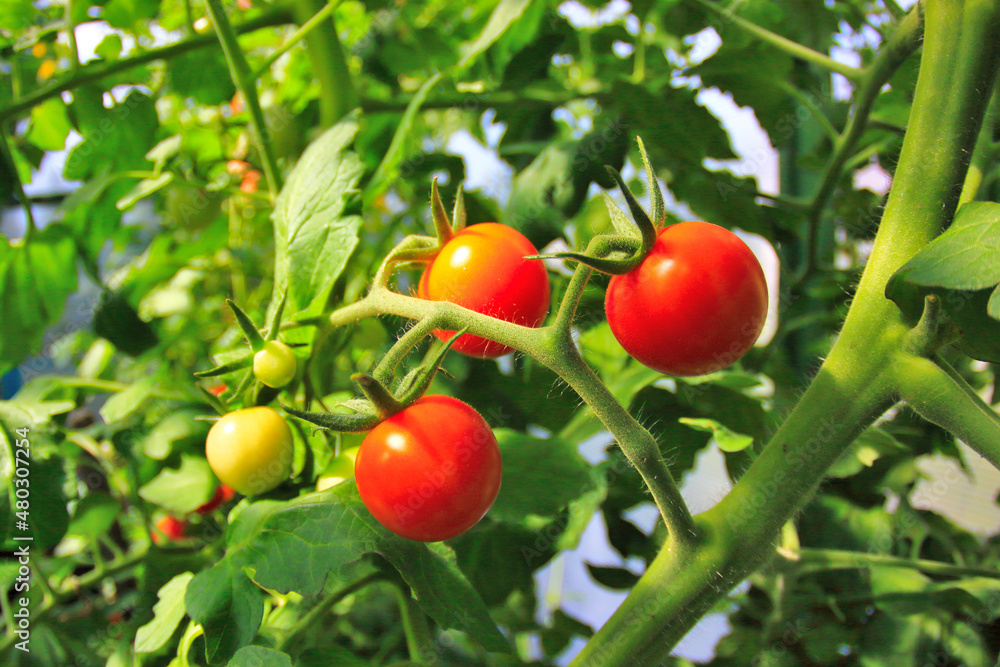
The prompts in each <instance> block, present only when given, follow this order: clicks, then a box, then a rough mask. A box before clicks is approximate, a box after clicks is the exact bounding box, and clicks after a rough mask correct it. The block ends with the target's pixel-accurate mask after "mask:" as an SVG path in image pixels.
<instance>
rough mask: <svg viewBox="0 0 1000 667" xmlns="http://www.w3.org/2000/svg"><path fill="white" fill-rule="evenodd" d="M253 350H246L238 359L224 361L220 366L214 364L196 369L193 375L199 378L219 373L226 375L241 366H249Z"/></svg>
mask: <svg viewBox="0 0 1000 667" xmlns="http://www.w3.org/2000/svg"><path fill="white" fill-rule="evenodd" d="M253 355H254V353H253V352H247V353H246V354H244V355H241V356H240V357H239V358H238V359H233V360H232V361H229V362H226V363H224V364H222V365H221V366H216V367H215V368H210V369H209V370H207V371H197V372H196V373H195V374H194V375H195V377H200V378H212V377H217V376H219V375H227V374H229V373H233V372H235V371H238V370H240V369H241V368H249V367H250V366H251V365H252V364H253Z"/></svg>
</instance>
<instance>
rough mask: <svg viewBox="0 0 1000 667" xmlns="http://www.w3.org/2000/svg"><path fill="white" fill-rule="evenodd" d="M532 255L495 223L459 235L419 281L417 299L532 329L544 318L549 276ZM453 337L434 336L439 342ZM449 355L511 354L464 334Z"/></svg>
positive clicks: (512, 232) (519, 238)
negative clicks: (452, 352)
mask: <svg viewBox="0 0 1000 667" xmlns="http://www.w3.org/2000/svg"><path fill="white" fill-rule="evenodd" d="M537 254H538V251H537V250H535V246H533V245H532V244H531V241H529V240H528V239H527V238H525V236H524V235H523V234H521V232H519V231H517V230H516V229H514V228H513V227H508V226H507V225H501V224H499V223H496V222H484V223H481V224H478V225H472V226H470V227H466V228H465V229H463V230H461V231H459V232H458V233H456V234H455V236H454V237H453V238H452V239H451V240H450V241H448V242H447V243H446V244H445V245H444V247H443V248H441V252H440V253H438V255H437V257H435V258H434V261H433V262H431V263H430V265H428V266H427V268H426V269H425V270H424V273H423V275H422V276H421V277H420V284H419V286H418V287H417V296H419V297H420V298H421V299H428V300H431V301H450V302H452V303H457V304H458V305H460V306H464V307H465V308H468V309H469V310H474V311H476V312H477V313H482V314H484V315H490V316H492V317H496V318H498V319H501V320H506V321H507V322H514V323H515V324H522V325H524V326H528V327H537V326H538V325H540V324H541V323H542V321H543V320H544V319H545V315H546V313H548V312H549V275H548V273H546V271H545V264H544V263H543V262H542V261H541V260H539V259H530V260H529V259H524V257H525V256H527V255H537ZM453 333H454V332H452V331H435V332H434V334H435V335H436V336H437V337H438V338H440V339H441V340H447V339H448V338H450V337H451V335H452V334H453ZM452 349H454V350H458V351H459V352H462V353H464V354H467V355H469V356H473V357H481V358H494V357H499V356H501V355H504V354H507V353H508V352H510V351H511V348H509V347H507V346H505V345H501V344H500V343H497V342H494V341H491V340H487V339H485V338H480V337H478V336H472V335H469V334H466V335H464V336H462V337H461V338H459V339H458V340H457V341H455V344H454V345H452Z"/></svg>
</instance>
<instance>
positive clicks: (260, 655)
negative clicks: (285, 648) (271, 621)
mask: <svg viewBox="0 0 1000 667" xmlns="http://www.w3.org/2000/svg"><path fill="white" fill-rule="evenodd" d="M228 667H292V658H291V657H290V656H289V655H288V654H286V653H282V652H281V651H275V650H274V649H271V648H264V647H263V646H247V647H245V648H241V649H240V650H239V651H237V652H236V655H234V656H233V659H232V660H230V661H229V665H228Z"/></svg>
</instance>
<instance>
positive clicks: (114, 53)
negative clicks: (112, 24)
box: [94, 34, 122, 60]
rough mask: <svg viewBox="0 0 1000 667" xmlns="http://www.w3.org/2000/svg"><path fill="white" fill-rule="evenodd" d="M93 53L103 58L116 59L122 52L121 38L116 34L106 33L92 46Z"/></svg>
mask: <svg viewBox="0 0 1000 667" xmlns="http://www.w3.org/2000/svg"><path fill="white" fill-rule="evenodd" d="M94 53H96V54H97V57H99V58H102V59H103V60H118V56H120V55H121V53H122V38H121V37H120V36H118V35H116V34H110V35H106V36H105V37H104V39H102V40H101V43H100V44H98V45H97V47H96V48H94Z"/></svg>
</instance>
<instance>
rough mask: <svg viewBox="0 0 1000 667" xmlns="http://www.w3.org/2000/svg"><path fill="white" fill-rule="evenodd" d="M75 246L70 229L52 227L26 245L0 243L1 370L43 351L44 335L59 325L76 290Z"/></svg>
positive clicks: (48, 227)
mask: <svg viewBox="0 0 1000 667" xmlns="http://www.w3.org/2000/svg"><path fill="white" fill-rule="evenodd" d="M76 276H77V270H76V246H75V244H74V243H73V238H72V236H71V235H70V234H69V233H68V231H67V229H66V228H65V227H64V226H62V225H60V224H51V225H48V226H47V227H46V228H45V229H43V230H41V231H40V232H38V233H36V234H35V235H34V236H32V238H31V243H30V244H28V245H22V244H17V245H14V244H11V243H10V241H8V240H7V239H0V313H3V335H2V336H0V367H12V366H16V365H18V364H20V363H21V362H22V361H24V359H25V357H27V356H28V355H29V354H33V353H36V352H38V351H39V350H40V349H41V343H42V336H43V335H44V334H45V330H46V329H47V328H48V327H50V326H51V325H53V324H55V323H56V322H58V321H59V318H60V316H61V315H62V312H63V307H64V305H65V303H66V298H67V297H68V296H69V295H70V294H72V293H73V292H75V291H76Z"/></svg>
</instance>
